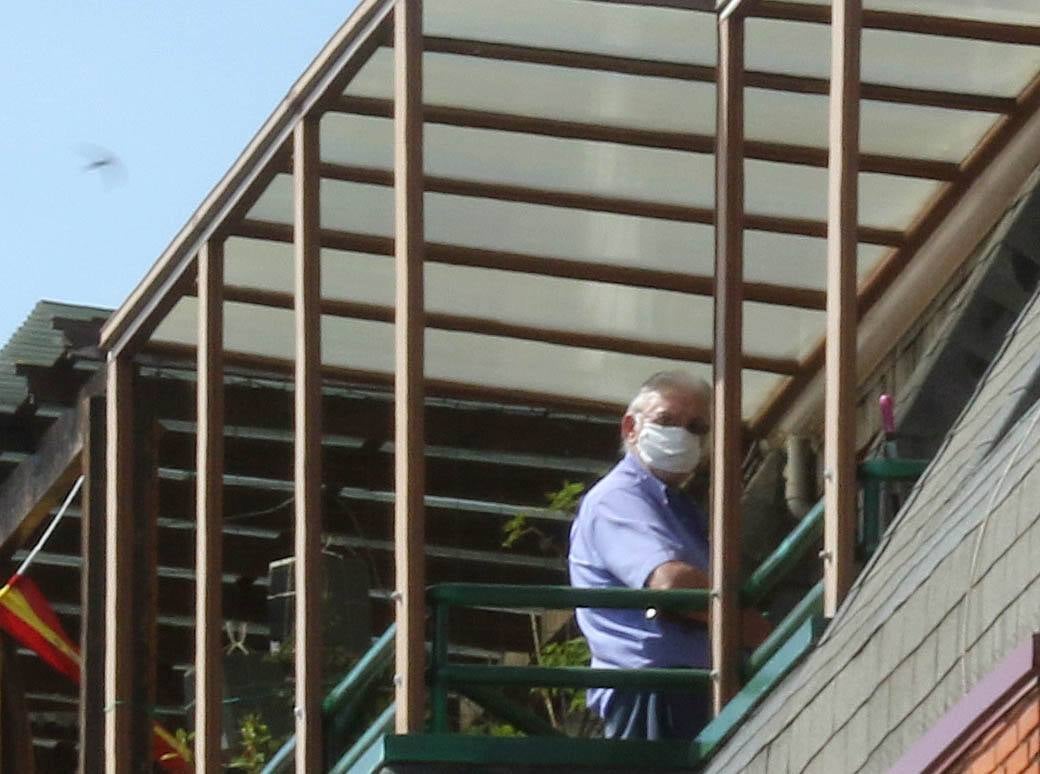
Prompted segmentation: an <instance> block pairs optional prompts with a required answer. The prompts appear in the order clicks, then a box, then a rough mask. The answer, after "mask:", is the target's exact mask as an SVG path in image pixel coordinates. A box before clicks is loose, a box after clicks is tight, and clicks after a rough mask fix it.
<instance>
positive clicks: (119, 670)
mask: <svg viewBox="0 0 1040 774" xmlns="http://www.w3.org/2000/svg"><path fill="white" fill-rule="evenodd" d="M106 368H107V373H108V386H107V398H108V403H107V406H106V425H107V426H106V430H105V434H106V444H107V446H106V450H105V457H106V465H107V467H108V475H107V489H106V492H105V507H106V509H107V512H108V518H107V519H106V522H107V532H106V535H105V568H106V571H105V713H106V714H105V771H106V772H107V774H131V772H132V771H134V768H133V765H132V760H131V745H130V742H131V739H130V727H131V722H132V713H133V711H134V709H135V708H134V707H133V702H132V701H131V698H132V697H131V686H132V679H131V674H132V665H131V661H132V656H133V637H134V629H133V621H132V620H131V619H130V616H129V615H127V611H129V610H130V609H131V602H132V592H133V582H134V578H133V564H134V556H133V551H127V550H126V547H127V546H132V545H133V533H134V507H133V494H134V486H133V477H134V451H135V450H134V448H133V425H134V410H133V409H134V405H133V401H134V396H133V374H134V365H133V362H132V361H130V360H129V359H128V358H122V357H110V358H109V360H108V364H107V366H106Z"/></svg>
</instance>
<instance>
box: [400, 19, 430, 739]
mask: <svg viewBox="0 0 1040 774" xmlns="http://www.w3.org/2000/svg"><path fill="white" fill-rule="evenodd" d="M422 53H423V41H422V2H421V0H397V3H396V5H395V6H394V213H395V227H394V245H395V247H394V250H395V262H396V263H395V265H396V301H395V310H394V313H395V317H394V339H395V358H394V412H395V413H394V449H395V452H394V565H395V571H396V582H395V583H396V591H395V599H396V601H397V611H396V612H397V634H398V640H397V642H398V644H397V656H396V674H395V676H394V682H395V684H396V686H397V697H396V700H395V701H396V704H397V717H396V729H397V731H398V733H402V734H407V733H417V732H419V731H422V729H423V726H424V724H425V715H426V684H425V680H426V675H425V661H426V562H425V534H426V525H425V522H426V515H425V507H424V496H425V491H426V480H425V470H424V460H425V456H424V455H425V432H424V427H423V411H424V407H425V398H424V389H425V385H424V378H423V377H424V371H423V351H424V342H423V336H424V335H425V327H426V326H425V316H424V302H423V249H424V246H425V235H424V231H423V116H422V110H423V96H422Z"/></svg>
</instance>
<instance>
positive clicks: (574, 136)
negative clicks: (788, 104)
mask: <svg viewBox="0 0 1040 774" xmlns="http://www.w3.org/2000/svg"><path fill="white" fill-rule="evenodd" d="M821 86H822V90H821V91H820V92H819V93H820V94H826V93H827V83H826V81H822V82H821ZM1006 102H1007V103H1008V104H1009V105H1011V106H1013V100H1007V101H1006ZM332 107H333V108H334V109H335V110H337V111H338V112H341V113H349V114H354V115H364V116H374V117H378V118H391V117H392V116H393V109H394V108H393V101H392V100H389V99H379V98H377V97H357V96H351V95H344V96H341V97H340V98H339V99H338V100H336V101H335V103H334V104H333V106H332ZM424 110H425V113H424V116H425V122H426V123H427V124H439V125H442V126H457V127H463V128H467V129H490V130H495V131H502V132H516V133H519V134H534V135H539V136H543V137H554V138H559V139H568V140H588V141H590V142H608V143H614V144H616V145H629V146H632V147H637V148H661V149H665V150H676V151H686V152H689V153H705V154H708V153H710V154H714V153H715V137H714V136H709V135H701V134H694V133H687V132H665V131H655V130H652V129H634V128H629V127H621V126H610V125H604V124H589V123H581V122H578V121H564V120H561V119H556V118H535V117H531V116H519V115H512V114H510V113H492V112H487V111H483V110H469V109H467V108H455V107H442V106H435V105H427V106H426V107H425V109H424ZM744 158H748V159H758V160H761V161H775V162H779V163H784V164H799V165H802V166H809V167H820V168H826V166H827V149H826V148H816V147H811V146H808V145H791V144H788V143H779V142H762V141H753V140H751V141H745V143H744ZM860 169H862V170H863V171H864V172H877V173H880V174H887V175H900V176H903V177H920V178H924V179H928V180H953V179H954V178H956V176H957V173H958V165H957V164H955V163H953V162H950V161H933V160H930V159H919V158H910V157H904V156H889V155H885V154H881V153H864V154H862V155H861V156H860Z"/></svg>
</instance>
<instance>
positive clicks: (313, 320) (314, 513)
mask: <svg viewBox="0 0 1040 774" xmlns="http://www.w3.org/2000/svg"><path fill="white" fill-rule="evenodd" d="M319 127H320V118H319V117H318V116H307V117H306V118H304V119H302V120H301V121H300V122H299V123H298V124H297V126H296V129H295V132H294V134H293V170H294V171H293V176H294V181H293V183H294V185H293V211H294V217H293V222H294V224H295V226H294V234H295V269H294V276H295V288H296V289H295V298H296V315H295V324H296V367H295V393H294V396H295V397H294V401H295V432H296V444H295V457H296V461H295V473H294V476H295V479H294V480H295V488H294V491H295V493H296V500H295V519H294V522H293V523H294V534H295V552H294V556H295V559H296V561H295V563H294V567H293V569H294V572H295V597H296V598H295V608H296V636H295V647H296V654H295V655H296V708H295V714H296V770H297V771H319V770H320V769H321V767H322V721H321V699H322V674H321V672H322V642H321V593H322V581H323V579H324V567H323V565H322V561H321V529H322V501H321V476H322V471H321V252H320V250H321V243H320V226H319V222H320V217H321V209H320V202H319V194H320V184H321V178H320V176H319V174H318V164H319V161H320V159H321V151H320V148H319Z"/></svg>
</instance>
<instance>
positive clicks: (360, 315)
mask: <svg viewBox="0 0 1040 774" xmlns="http://www.w3.org/2000/svg"><path fill="white" fill-rule="evenodd" d="M224 295H225V298H226V299H227V300H228V301H234V302H238V303H244V304H256V305H259V306H269V307H273V308H276V309H291V308H292V303H293V299H292V296H291V295H290V294H288V293H282V292H279V291H272V290H260V289H257V288H244V287H235V286H229V287H227V288H226V289H225V294H224ZM321 312H322V314H323V315H327V316H330V317H344V318H353V319H357V320H374V321H377V322H386V323H391V322H393V321H394V308H393V307H391V306H382V305H380V304H365V303H358V302H354V301H340V300H333V299H322V302H321ZM426 328H427V329H430V330H443V331H462V332H466V333H477V334H480V335H484V336H501V337H504V338H512V339H523V340H525V341H542V342H546V343H550V344H559V345H560V346H565V347H582V348H587V349H598V350H601V351H604V352H619V353H621V354H627V355H639V356H643V357H660V358H665V359H667V360H682V361H687V362H692V363H710V362H711V358H712V352H711V349H710V348H708V347H694V346H689V345H685V344H674V343H670V342H663V341H653V340H646V339H624V338H620V337H618V336H610V335H606V334H597V333H583V332H581V331H574V330H559V329H555V328H543V327H539V326H531V325H520V324H516V323H509V322H503V321H501V320H495V319H492V318H484V317H469V316H466V315H455V314H445V313H437V312H427V314H426ZM743 362H744V367H745V368H750V369H753V370H756V371H767V372H770V373H778V374H785V375H787V376H793V375H794V374H795V373H797V372H798V365H799V364H798V361H797V360H793V359H786V358H779V357H770V356H767V355H744V356H743Z"/></svg>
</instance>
